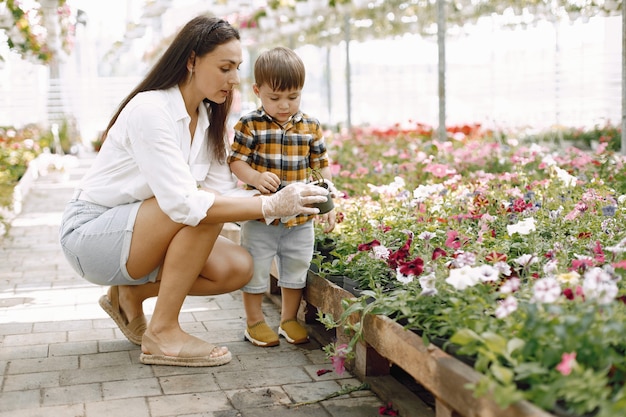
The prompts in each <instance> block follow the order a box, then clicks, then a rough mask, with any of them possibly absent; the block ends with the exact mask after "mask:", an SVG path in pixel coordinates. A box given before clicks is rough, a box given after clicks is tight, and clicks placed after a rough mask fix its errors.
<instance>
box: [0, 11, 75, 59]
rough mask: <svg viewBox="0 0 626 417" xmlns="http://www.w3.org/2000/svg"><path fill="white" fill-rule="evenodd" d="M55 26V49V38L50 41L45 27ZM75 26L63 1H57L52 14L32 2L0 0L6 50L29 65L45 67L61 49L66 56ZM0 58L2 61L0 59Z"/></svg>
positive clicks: (0, 26) (72, 16)
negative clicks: (12, 52)
mask: <svg viewBox="0 0 626 417" xmlns="http://www.w3.org/2000/svg"><path fill="white" fill-rule="evenodd" d="M47 13H48V14H47ZM53 19H55V20H56V21H54V20H53ZM57 23H58V28H59V33H58V36H59V39H58V41H59V46H58V47H55V43H56V41H57V39H52V36H51V34H50V33H49V29H48V28H49V27H50V25H57ZM75 24H76V19H75V16H74V14H73V13H72V10H71V8H70V6H69V5H68V4H67V2H66V0H57V2H56V8H55V9H54V14H52V15H51V13H50V12H47V11H46V9H45V8H44V7H42V5H41V3H40V2H38V1H35V0H6V1H4V0H2V1H0V30H2V31H4V33H5V35H6V42H7V44H8V46H9V49H11V50H12V51H14V52H17V53H18V54H19V55H20V56H21V57H22V58H24V59H26V60H28V61H31V62H33V63H37V64H47V63H49V62H50V61H51V60H52V59H53V58H54V57H55V56H56V55H57V54H58V53H59V52H60V51H61V50H63V51H64V52H65V53H70V52H71V51H72V48H73V45H74V34H75V32H74V29H75ZM57 49H58V50H57ZM0 59H4V58H3V57H2V56H0Z"/></svg>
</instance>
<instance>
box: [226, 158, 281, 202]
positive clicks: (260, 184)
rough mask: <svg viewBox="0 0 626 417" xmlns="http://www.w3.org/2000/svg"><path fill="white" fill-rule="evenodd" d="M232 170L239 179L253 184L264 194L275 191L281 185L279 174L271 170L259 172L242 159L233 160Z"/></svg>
mask: <svg viewBox="0 0 626 417" xmlns="http://www.w3.org/2000/svg"><path fill="white" fill-rule="evenodd" d="M230 170H231V171H232V172H233V174H235V175H236V176H237V178H239V180H241V181H242V182H244V183H246V184H249V185H251V186H253V187H254V188H256V189H257V190H259V191H260V192H261V193H263V194H268V193H273V192H275V191H276V190H278V187H279V186H280V178H278V175H276V174H274V173H272V172H269V171H267V172H259V171H257V170H255V169H254V168H252V167H251V166H250V165H248V163H247V162H244V161H241V160H234V161H232V162H231V163H230Z"/></svg>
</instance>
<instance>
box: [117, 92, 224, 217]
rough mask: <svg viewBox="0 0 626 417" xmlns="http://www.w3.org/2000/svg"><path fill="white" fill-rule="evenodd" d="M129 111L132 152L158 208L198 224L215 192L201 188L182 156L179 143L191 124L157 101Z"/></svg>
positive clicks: (141, 104)
mask: <svg viewBox="0 0 626 417" xmlns="http://www.w3.org/2000/svg"><path fill="white" fill-rule="evenodd" d="M128 111H129V114H128V122H129V123H128V124H127V126H128V130H127V135H128V140H129V144H130V148H131V149H130V152H132V153H133V154H134V155H133V156H134V160H135V161H136V163H137V167H138V169H139V171H140V172H141V174H142V175H143V177H144V178H145V179H146V181H147V184H148V186H149V188H150V189H151V190H152V192H153V193H154V196H155V197H156V200H157V202H158V204H159V207H160V208H161V210H163V212H164V213H166V214H167V215H168V216H169V217H170V218H171V219H172V220H173V221H175V222H177V223H183V224H186V225H189V226H196V225H198V223H200V221H201V220H202V219H203V218H205V217H206V212H207V210H208V209H209V208H210V207H211V206H212V205H213V203H214V201H215V195H214V194H213V193H210V192H207V191H204V190H200V189H198V186H197V182H196V180H195V179H194V177H193V175H192V174H191V171H190V168H189V165H188V164H187V162H186V161H185V158H184V157H183V153H182V150H181V145H180V144H181V141H182V140H183V138H184V134H185V132H184V130H183V129H186V128H188V126H184V125H185V123H179V122H177V121H176V120H174V119H173V118H172V116H171V115H170V114H168V112H167V109H165V108H163V107H162V106H159V105H158V104H156V103H150V102H143V103H139V104H137V105H136V106H134V108H132V109H128ZM187 134H188V133H187Z"/></svg>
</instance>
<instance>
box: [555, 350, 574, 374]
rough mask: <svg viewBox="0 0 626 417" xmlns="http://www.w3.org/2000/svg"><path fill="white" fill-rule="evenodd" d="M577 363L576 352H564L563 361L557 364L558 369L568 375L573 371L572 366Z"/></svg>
mask: <svg viewBox="0 0 626 417" xmlns="http://www.w3.org/2000/svg"><path fill="white" fill-rule="evenodd" d="M575 364H576V352H572V353H563V355H562V356H561V363H559V364H558V365H557V366H556V370H557V371H559V372H560V373H561V374H563V375H565V376H567V375H569V374H571V373H572V368H573V367H574V365H575Z"/></svg>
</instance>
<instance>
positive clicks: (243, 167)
mask: <svg viewBox="0 0 626 417" xmlns="http://www.w3.org/2000/svg"><path fill="white" fill-rule="evenodd" d="M254 78H255V83H254V85H253V86H252V88H253V91H254V94H255V95H256V96H257V97H258V98H259V99H260V100H261V107H259V108H258V109H257V110H255V111H253V112H251V113H249V114H247V115H244V116H243V117H241V119H240V120H239V122H238V123H237V124H236V126H235V139H234V142H233V145H232V153H231V155H230V156H229V158H228V162H229V164H230V168H231V170H232V172H233V173H234V174H235V175H236V176H237V177H238V178H239V179H240V180H241V181H242V182H244V183H245V184H247V187H249V188H255V189H257V190H259V191H260V192H261V193H262V194H267V193H273V192H275V191H277V190H278V189H279V187H281V186H285V185H287V184H290V183H293V182H308V181H309V179H310V178H309V174H310V172H309V171H310V169H315V170H318V171H319V173H320V174H321V176H322V177H324V178H325V179H326V180H328V181H330V180H331V173H330V168H329V166H328V165H329V163H328V155H327V152H326V145H325V144H324V136H323V132H322V129H321V126H320V123H319V121H318V120H317V119H315V118H312V117H310V116H308V115H306V114H303V113H302V112H301V111H300V98H301V94H302V87H303V86H304V78H305V69H304V63H303V62H302V60H301V59H300V57H298V55H296V53H295V52H293V51H292V50H290V49H288V48H283V47H277V48H274V49H272V50H269V51H266V52H264V53H262V54H261V55H260V56H259V57H258V59H257V61H256V62H255V65H254ZM331 184H332V183H331ZM313 218H314V216H310V215H299V216H297V217H295V218H290V219H280V220H275V221H273V222H271V223H270V224H266V222H265V221H262V220H261V221H248V222H245V223H244V224H243V225H242V227H241V245H242V246H243V247H244V248H246V249H247V250H248V251H249V252H250V254H251V255H252V257H253V259H254V275H253V277H252V279H251V280H250V282H249V283H248V284H247V285H246V286H245V287H243V288H242V291H243V304H244V309H245V312H246V325H247V328H246V331H245V333H244V336H245V338H246V339H247V340H249V341H250V342H252V343H253V344H254V345H256V346H264V347H268V346H276V345H278V343H279V335H281V336H283V337H284V338H285V339H286V340H287V342H289V343H294V344H298V343H305V342H307V341H308V340H309V337H308V333H307V330H306V329H305V328H304V327H303V326H302V325H300V323H298V321H297V318H296V316H297V313H298V308H299V307H300V300H301V298H302V291H303V289H304V287H305V286H306V277H307V271H308V269H309V265H310V263H311V259H312V258H313V246H314V229H313V221H312V220H313ZM322 221H323V222H325V223H326V227H325V232H330V231H331V230H332V229H333V228H334V226H335V212H334V211H330V212H329V213H326V214H324V215H322ZM275 257H277V266H278V275H279V281H278V285H279V286H280V287H281V293H282V309H281V319H280V326H279V327H278V334H277V333H276V332H274V330H272V329H271V328H270V327H269V326H268V325H267V323H266V322H265V317H264V315H263V311H262V309H261V305H262V301H263V294H264V293H265V292H266V291H267V289H268V286H269V276H270V268H271V265H272V261H273V259H274V258H275Z"/></svg>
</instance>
